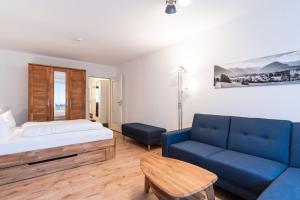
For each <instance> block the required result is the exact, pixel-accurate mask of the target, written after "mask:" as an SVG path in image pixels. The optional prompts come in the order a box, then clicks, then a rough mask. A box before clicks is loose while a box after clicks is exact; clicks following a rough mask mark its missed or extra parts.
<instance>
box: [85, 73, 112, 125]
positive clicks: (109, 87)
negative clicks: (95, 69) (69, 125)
mask: <svg viewBox="0 0 300 200" xmlns="http://www.w3.org/2000/svg"><path fill="white" fill-rule="evenodd" d="M90 78H97V79H103V80H108V81H109V84H108V116H107V117H108V128H111V101H112V95H111V78H106V77H97V76H88V79H87V82H88V84H87V90H88V102H87V103H88V104H87V106H88V108H87V110H88V112H87V118H88V119H89V111H90V108H89V107H90V90H89V87H90V82H89V79H90Z"/></svg>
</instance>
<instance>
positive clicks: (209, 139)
mask: <svg viewBox="0 0 300 200" xmlns="http://www.w3.org/2000/svg"><path fill="white" fill-rule="evenodd" d="M229 124H230V117H227V116H218V115H204V114H195V116H194V120H193V127H192V132H191V140H195V141H198V142H202V143H205V144H210V145H214V146H217V147H221V148H226V147H227V139H228V133H229Z"/></svg>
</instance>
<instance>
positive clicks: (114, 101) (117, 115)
mask: <svg viewBox="0 0 300 200" xmlns="http://www.w3.org/2000/svg"><path fill="white" fill-rule="evenodd" d="M122 110H123V94H122V76H120V77H117V78H112V79H111V120H110V121H111V124H110V128H111V129H112V130H115V131H118V132H121V126H122V121H123V120H122Z"/></svg>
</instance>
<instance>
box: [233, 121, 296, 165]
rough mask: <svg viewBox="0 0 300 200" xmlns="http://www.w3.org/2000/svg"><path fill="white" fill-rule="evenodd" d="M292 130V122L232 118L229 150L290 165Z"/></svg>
mask: <svg viewBox="0 0 300 200" xmlns="http://www.w3.org/2000/svg"><path fill="white" fill-rule="evenodd" d="M291 130H292V123H291V122H290V121H285V120H270V119H257V118H243V117H232V118H231V125H230V132H229V142H228V149H230V150H234V151H238V152H241V153H246V154H250V155H254V156H258V157H262V158H266V159H270V160H274V161H278V162H282V163H285V164H288V163H289V147H290V138H291Z"/></svg>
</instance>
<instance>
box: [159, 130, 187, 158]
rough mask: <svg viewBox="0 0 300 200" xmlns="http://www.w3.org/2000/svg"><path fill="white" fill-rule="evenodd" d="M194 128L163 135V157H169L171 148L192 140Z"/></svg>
mask: <svg viewBox="0 0 300 200" xmlns="http://www.w3.org/2000/svg"><path fill="white" fill-rule="evenodd" d="M191 130H192V128H186V129H182V130H177V131H170V132H166V133H163V134H162V155H163V156H165V157H168V156H169V146H170V145H171V144H176V143H179V142H183V141H186V140H188V139H189V138H190V133H191Z"/></svg>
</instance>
